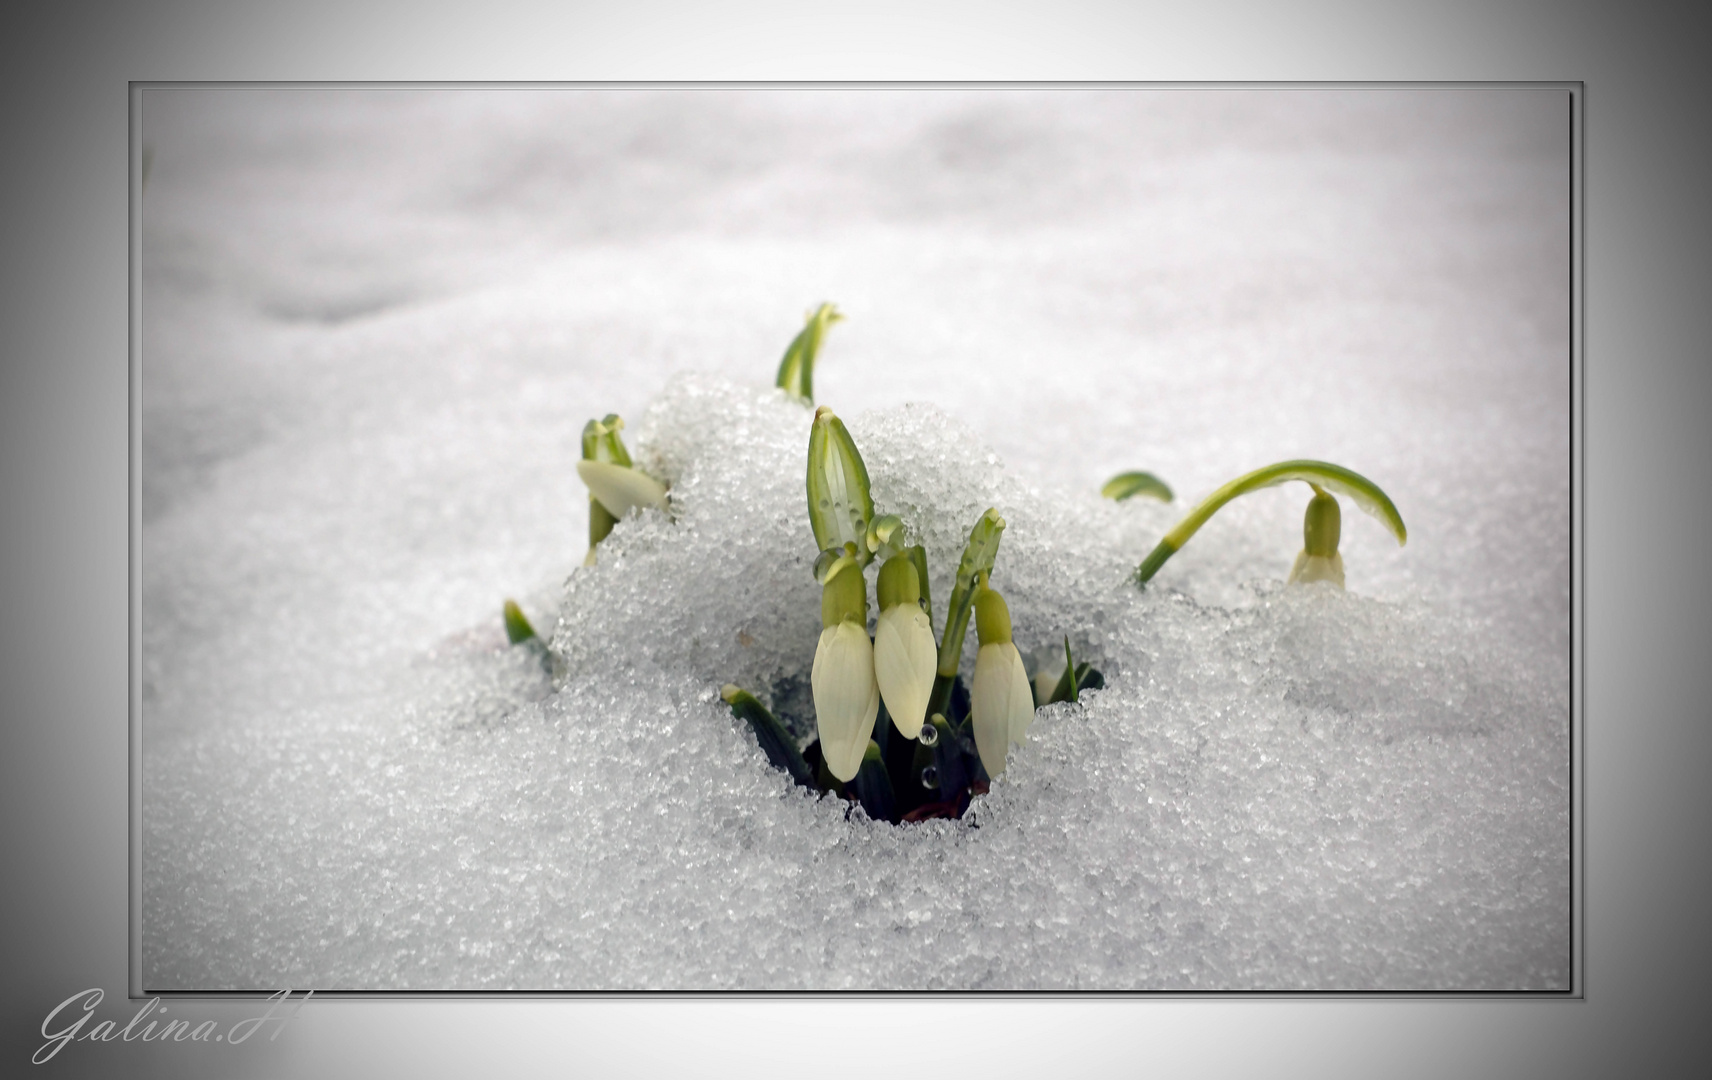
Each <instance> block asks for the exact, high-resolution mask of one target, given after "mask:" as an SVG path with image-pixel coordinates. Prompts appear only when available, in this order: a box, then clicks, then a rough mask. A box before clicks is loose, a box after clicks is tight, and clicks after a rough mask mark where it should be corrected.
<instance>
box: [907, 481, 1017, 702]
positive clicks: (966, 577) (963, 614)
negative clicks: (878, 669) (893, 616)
mask: <svg viewBox="0 0 1712 1080" xmlns="http://www.w3.org/2000/svg"><path fill="white" fill-rule="evenodd" d="M1004 531H1005V519H1004V518H1002V517H1000V516H999V512H998V510H996V509H994V508H992V507H988V508H987V512H986V513H984V514H982V515H981V518H980V520H979V521H977V522H975V527H974V528H973V529H971V530H969V542H968V544H966V545H965V546H964V548H963V558H962V559H961V560H960V561H959V562H958V563H957V583H956V585H955V586H953V587H952V590H951V602H950V603H949V604H948V605H947V607H946V611H945V632H944V633H943V634H941V635H940V638H939V666H938V670H937V673H936V674H935V675H934V679H933V695H932V696H931V697H930V698H928V705H927V711H928V713H929V714H930V715H931V714H933V713H936V712H940V713H947V714H949V710H950V704H951V685H952V683H953V682H954V681H955V680H956V678H957V668H958V666H959V665H961V664H962V663H963V639H964V637H966V636H967V635H968V632H969V612H970V610H971V608H972V607H973V605H974V600H975V586H976V584H977V583H978V581H977V579H978V578H979V577H980V576H981V575H982V574H985V573H990V572H991V571H992V569H993V562H994V561H995V560H996V559H997V558H998V557H999V538H1000V536H1001V535H1002V534H1003V533H1004ZM923 561H925V559H924V560H923ZM922 580H924V581H925V580H926V578H925V577H924V578H923V579H922ZM923 595H926V592H925V590H924V591H923Z"/></svg>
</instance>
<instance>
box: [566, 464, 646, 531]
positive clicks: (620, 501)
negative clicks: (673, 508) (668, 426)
mask: <svg viewBox="0 0 1712 1080" xmlns="http://www.w3.org/2000/svg"><path fill="white" fill-rule="evenodd" d="M577 475H578V476H580V477H582V479H583V483H584V484H587V485H588V489H589V494H590V495H593V496H594V497H595V498H596V499H597V500H599V502H600V504H601V505H602V506H604V507H606V509H607V512H608V513H610V514H611V515H612V516H613V517H615V518H622V517H623V516H624V515H625V514H628V513H629V512H630V510H631V508H632V507H636V506H652V507H656V508H658V509H660V510H664V509H665V508H666V488H665V486H664V485H662V484H661V483H660V482H659V481H658V480H656V479H654V478H653V477H652V476H649V475H648V474H647V473H645V472H642V471H640V470H638V469H631V468H626V467H625V466H623V465H614V464H613V463H611V462H609V461H579V462H577Z"/></svg>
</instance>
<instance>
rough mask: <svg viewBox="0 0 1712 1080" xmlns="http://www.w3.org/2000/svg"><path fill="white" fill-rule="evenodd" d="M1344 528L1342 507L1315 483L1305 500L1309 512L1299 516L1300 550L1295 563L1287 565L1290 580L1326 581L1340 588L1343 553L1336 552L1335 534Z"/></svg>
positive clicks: (1337, 535)
mask: <svg viewBox="0 0 1712 1080" xmlns="http://www.w3.org/2000/svg"><path fill="white" fill-rule="evenodd" d="M1342 531H1343V521H1342V511H1340V510H1339V509H1338V501H1337V498H1336V497H1335V496H1332V495H1328V494H1326V493H1325V492H1324V491H1321V490H1320V489H1319V488H1318V487H1315V488H1314V497H1313V498H1312V499H1310V500H1308V512H1307V513H1306V514H1305V515H1303V518H1302V552H1301V554H1299V555H1297V556H1296V565H1294V566H1292V567H1291V568H1290V578H1289V582H1288V583H1289V584H1295V583H1297V582H1300V583H1301V584H1304V585H1306V584H1309V583H1310V582H1315V581H1329V582H1331V583H1332V584H1333V585H1336V586H1337V587H1338V588H1340V589H1341V588H1343V556H1342V555H1339V554H1338V549H1337V546H1338V538H1339V536H1340V534H1341V533H1342Z"/></svg>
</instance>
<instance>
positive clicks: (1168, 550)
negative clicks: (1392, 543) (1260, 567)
mask: <svg viewBox="0 0 1712 1080" xmlns="http://www.w3.org/2000/svg"><path fill="white" fill-rule="evenodd" d="M1288 480H1301V481H1302V482H1304V483H1306V484H1307V485H1308V486H1309V487H1311V488H1313V489H1314V498H1313V500H1312V501H1311V502H1309V503H1308V516H1307V520H1306V521H1304V522H1303V526H1302V531H1303V538H1304V539H1305V540H1306V541H1307V543H1306V545H1305V546H1304V548H1303V550H1302V554H1300V555H1298V556H1297V557H1296V565H1295V568H1294V569H1292V570H1291V571H1290V580H1291V581H1332V582H1336V583H1337V586H1338V588H1340V589H1341V588H1343V559H1342V558H1340V557H1339V556H1338V553H1337V543H1338V531H1339V527H1340V523H1339V510H1338V503H1337V499H1336V498H1335V497H1334V496H1333V495H1332V494H1331V492H1336V493H1337V494H1338V495H1342V496H1343V497H1344V498H1346V499H1349V500H1351V501H1353V502H1354V503H1355V506H1356V509H1358V510H1361V511H1363V512H1364V513H1366V514H1367V515H1368V516H1370V517H1372V518H1373V519H1374V520H1376V521H1378V522H1379V523H1380V524H1381V525H1383V526H1385V528H1386V529H1387V530H1389V531H1390V533H1391V535H1392V536H1394V537H1396V539H1397V544H1398V546H1399V547H1401V546H1402V545H1404V544H1406V543H1408V542H1409V530H1408V529H1406V528H1404V526H1403V516H1402V515H1401V514H1399V513H1398V512H1397V507H1396V504H1394V503H1393V502H1392V501H1391V497H1390V496H1389V495H1386V494H1385V492H1383V491H1381V490H1379V485H1378V484H1375V483H1374V482H1373V481H1371V480H1369V479H1368V478H1367V477H1365V476H1362V475H1361V474H1360V473H1356V472H1351V471H1350V470H1348V469H1346V468H1344V467H1343V466H1342V465H1333V464H1332V463H1331V462H1329V461H1308V460H1305V459H1298V460H1295V461H1280V462H1279V463H1278V464H1276V465H1268V466H1266V467H1265V468H1264V469H1256V470H1254V471H1253V472H1251V473H1244V474H1243V475H1241V476H1239V477H1237V478H1236V479H1235V480H1232V481H1230V482H1229V483H1227V484H1225V485H1224V486H1223V487H1220V488H1218V489H1217V490H1216V491H1214V492H1213V493H1212V494H1211V495H1208V496H1207V497H1206V498H1205V499H1203V500H1202V501H1201V504H1200V505H1199V506H1197V507H1195V509H1193V510H1191V511H1189V515H1188V516H1187V517H1185V518H1184V519H1183V520H1182V521H1179V522H1178V523H1177V524H1176V525H1174V526H1172V529H1171V531H1170V532H1168V533H1166V534H1165V535H1164V536H1162V537H1160V539H1159V543H1158V544H1157V545H1155V546H1154V548H1153V550H1152V551H1151V552H1149V553H1148V556H1147V558H1145V559H1143V560H1142V561H1141V565H1140V566H1138V567H1136V568H1135V581H1136V584H1138V585H1143V586H1145V585H1146V584H1147V583H1148V581H1150V580H1151V579H1152V578H1153V575H1154V574H1157V573H1158V572H1159V568H1160V567H1162V566H1164V565H1165V562H1166V560H1167V559H1169V558H1171V556H1172V555H1174V554H1176V553H1177V552H1178V551H1180V550H1182V547H1183V545H1184V544H1186V543H1188V542H1189V538H1190V537H1191V536H1194V535H1195V532H1196V530H1198V529H1199V528H1200V527H1201V526H1202V525H1205V524H1206V523H1207V519H1208V518H1210V517H1212V516H1213V515H1214V514H1215V513H1217V512H1218V510H1219V507H1221V506H1223V505H1224V504H1225V503H1228V502H1230V501H1231V500H1232V499H1234V498H1237V497H1238V496H1240V495H1247V494H1248V493H1249V492H1251V491H1259V490H1260V489H1261V488H1268V487H1272V486H1274V485H1276V484H1282V483H1284V482H1285V481H1288Z"/></svg>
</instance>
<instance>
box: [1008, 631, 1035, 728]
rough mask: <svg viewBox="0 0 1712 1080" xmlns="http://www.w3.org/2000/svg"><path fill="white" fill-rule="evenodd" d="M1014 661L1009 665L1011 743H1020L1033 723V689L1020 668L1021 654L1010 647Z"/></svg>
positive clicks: (1026, 672)
mask: <svg viewBox="0 0 1712 1080" xmlns="http://www.w3.org/2000/svg"><path fill="white" fill-rule="evenodd" d="M1011 655H1012V656H1013V657H1015V658H1016V659H1015V660H1014V661H1013V662H1012V664H1011V695H1010V707H1011V742H1014V743H1020V742H1022V740H1023V737H1024V736H1025V735H1027V734H1028V726H1029V725H1030V724H1032V723H1034V688H1033V687H1032V686H1030V685H1029V684H1028V671H1027V669H1025V668H1024V667H1023V666H1022V654H1021V653H1019V652H1017V648H1016V646H1015V645H1012V646H1011Z"/></svg>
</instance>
